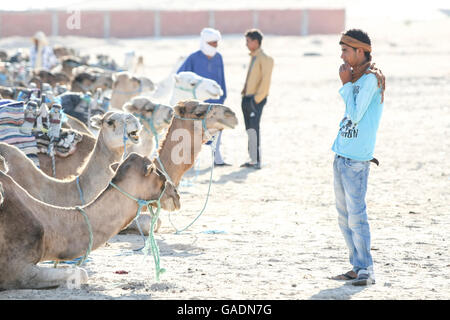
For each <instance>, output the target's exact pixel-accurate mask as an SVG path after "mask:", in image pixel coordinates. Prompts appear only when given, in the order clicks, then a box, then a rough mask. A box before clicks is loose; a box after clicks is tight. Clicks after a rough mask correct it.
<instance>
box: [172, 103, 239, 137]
mask: <svg viewBox="0 0 450 320" xmlns="http://www.w3.org/2000/svg"><path fill="white" fill-rule="evenodd" d="M174 110H175V115H176V116H179V117H182V118H189V119H198V120H202V119H205V118H206V128H207V129H208V132H209V133H210V134H211V135H215V134H216V133H217V132H218V131H220V130H224V129H234V127H236V125H237V124H238V120H237V117H236V114H235V113H234V112H233V111H232V110H231V109H230V108H229V107H226V106H224V105H222V104H215V103H207V102H201V101H198V100H192V99H191V100H184V101H180V102H178V104H177V105H176V106H175V108H174ZM205 138H206V139H208V137H205Z"/></svg>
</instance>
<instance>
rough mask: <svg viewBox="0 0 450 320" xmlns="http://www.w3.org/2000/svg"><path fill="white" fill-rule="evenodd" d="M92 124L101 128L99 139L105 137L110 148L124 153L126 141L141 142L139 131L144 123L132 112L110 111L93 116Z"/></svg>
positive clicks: (127, 143) (128, 143) (104, 140)
mask: <svg viewBox="0 0 450 320" xmlns="http://www.w3.org/2000/svg"><path fill="white" fill-rule="evenodd" d="M91 125H92V126H93V127H94V128H96V129H98V130H100V131H99V134H98V135H99V139H100V138H101V139H103V142H104V144H105V145H106V146H107V148H108V149H110V150H112V151H115V152H117V153H120V154H122V153H123V151H124V143H126V145H127V146H129V145H130V143H133V144H138V143H139V133H140V131H141V129H142V125H141V123H140V122H139V120H138V119H137V118H136V117H135V116H133V115H132V114H130V113H127V112H123V111H108V112H107V113H105V114H104V115H95V116H93V117H91Z"/></svg>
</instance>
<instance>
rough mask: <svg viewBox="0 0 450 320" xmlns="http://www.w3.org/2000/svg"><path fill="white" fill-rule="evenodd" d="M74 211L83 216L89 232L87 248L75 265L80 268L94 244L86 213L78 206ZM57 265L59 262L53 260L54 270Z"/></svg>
mask: <svg viewBox="0 0 450 320" xmlns="http://www.w3.org/2000/svg"><path fill="white" fill-rule="evenodd" d="M75 209H77V210H78V211H79V212H80V213H81V214H82V215H83V217H84V220H85V221H86V224H87V226H88V231H89V245H88V248H87V250H86V253H85V254H84V256H83V258H81V259H80V260H79V261H78V262H77V263H76V265H77V266H81V265H82V264H83V263H84V262H85V261H86V259H87V257H88V256H89V254H90V253H91V250H92V244H93V242H94V235H93V233H92V226H91V223H90V222H89V218H88V216H87V214H86V212H85V211H84V210H83V209H82V208H81V207H78V206H76V207H75ZM58 263H59V261H58V260H55V261H54V263H53V267H54V268H56V267H57V265H58Z"/></svg>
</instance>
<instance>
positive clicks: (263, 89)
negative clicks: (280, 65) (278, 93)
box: [254, 57, 273, 103]
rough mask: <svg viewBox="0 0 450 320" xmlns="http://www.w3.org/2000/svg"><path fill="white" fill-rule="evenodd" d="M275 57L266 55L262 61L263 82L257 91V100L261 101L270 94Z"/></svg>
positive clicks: (257, 101)
mask: <svg viewBox="0 0 450 320" xmlns="http://www.w3.org/2000/svg"><path fill="white" fill-rule="evenodd" d="M272 69H273V59H272V58H271V57H266V58H265V59H264V60H263V61H261V74H262V78H261V82H260V85H259V88H258V90H257V91H256V93H255V98H254V99H255V102H256V103H260V102H261V101H262V100H264V98H265V97H267V95H268V94H269V88H270V79H271V77H272Z"/></svg>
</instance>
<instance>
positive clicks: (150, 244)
mask: <svg viewBox="0 0 450 320" xmlns="http://www.w3.org/2000/svg"><path fill="white" fill-rule="evenodd" d="M109 184H110V185H111V186H112V187H114V188H115V189H117V190H118V191H119V192H120V193H122V194H123V195H124V196H126V197H128V198H130V199H131V200H134V201H136V202H137V204H138V209H137V212H136V217H134V220H136V224H137V225H138V228H139V231H140V232H141V235H142V231H141V229H140V226H139V222H138V220H137V218H139V216H140V214H141V210H142V208H143V207H144V206H146V207H147V210H148V212H151V217H152V220H151V225H150V232H149V235H148V238H147V240H146V241H145V246H144V252H145V255H148V250H149V248H150V247H151V251H152V255H153V260H154V261H155V273H156V281H159V275H160V274H162V273H164V272H165V271H166V270H165V269H164V268H161V267H160V258H159V248H158V244H157V243H156V240H155V236H154V232H153V230H154V225H155V222H156V221H158V217H159V212H160V211H161V198H162V196H163V195H164V192H165V191H166V185H165V184H164V188H163V190H162V191H161V194H160V195H159V198H158V199H156V200H142V199H138V198H136V197H133V196H132V195H131V194H129V193H128V192H126V191H124V190H122V189H121V188H119V186H117V185H116V184H114V183H113V182H112V181H110V182H109ZM152 203H156V205H157V209H156V213H155V212H153V208H152V206H151V204H152Z"/></svg>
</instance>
